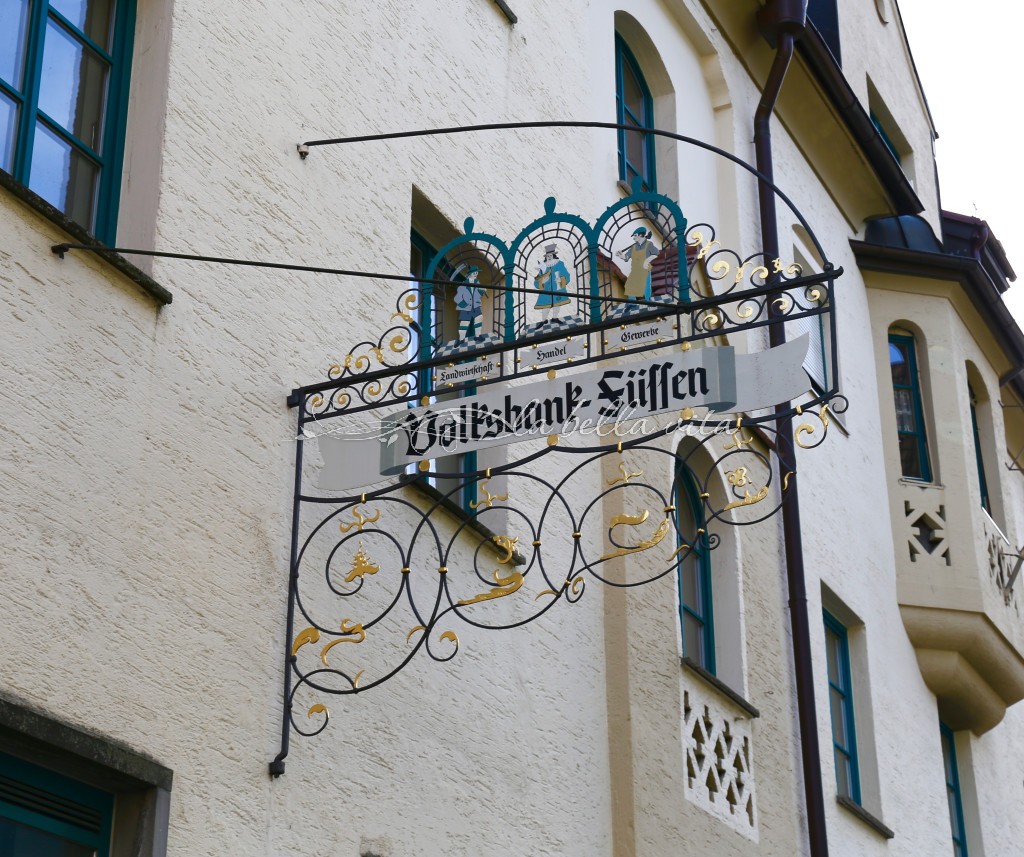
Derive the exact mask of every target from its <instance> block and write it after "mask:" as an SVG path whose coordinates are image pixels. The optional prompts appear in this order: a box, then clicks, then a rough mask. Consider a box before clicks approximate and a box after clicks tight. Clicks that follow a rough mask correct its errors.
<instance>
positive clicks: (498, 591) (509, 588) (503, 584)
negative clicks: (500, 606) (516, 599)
mask: <svg viewBox="0 0 1024 857" xmlns="http://www.w3.org/2000/svg"><path fill="white" fill-rule="evenodd" d="M494 582H495V583H497V584H498V585H497V586H495V587H493V588H492V589H490V590H488V591H487V592H481V593H480V594H479V595H475V596H473V597H472V598H467V599H464V600H462V601H459V602H458V603H459V606H461V607H468V606H469V605H470V604H479V603H480V602H481V601H491V600H492V599H494V598H504V597H505V596H506V595H511V594H512V593H513V592H516V591H517V590H518V589H519V587H520V586H522V585H523V575H522V574H520V573H519V572H518V571H513V572H512V573H511V574H510V575H508V577H502V576H501V571H500V570H499V569H497V568H496V569H494Z"/></svg>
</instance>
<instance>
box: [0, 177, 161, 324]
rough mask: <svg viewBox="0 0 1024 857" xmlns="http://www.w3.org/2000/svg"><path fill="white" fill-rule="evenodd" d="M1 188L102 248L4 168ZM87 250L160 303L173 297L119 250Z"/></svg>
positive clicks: (75, 236)
mask: <svg viewBox="0 0 1024 857" xmlns="http://www.w3.org/2000/svg"><path fill="white" fill-rule="evenodd" d="M0 187H2V188H4V189H5V190H7V191H8V192H9V193H11V195H12V196H14V197H15V198H16V199H17V200H18V201H19V202H21V203H22V204H23V205H25V206H26V207H27V208H31V209H32V210H33V211H34V212H36V214H39V215H40V216H42V217H44V218H45V219H46V220H49V221H50V222H51V223H52V224H54V225H55V226H57V227H59V228H60V229H61V230H63V231H64V232H66V233H67V234H68V235H70V236H71V237H72V238H73V239H74V241H75V243H76V244H88V245H89V246H90V247H97V248H104V245H103V243H102V242H100V241H97V240H96V239H95V238H94V237H93V236H92V235H90V234H89V233H88V232H87V231H86V230H85V229H83V228H82V227H81V226H79V225H78V224H77V223H75V222H74V221H73V220H71V219H69V218H68V217H67V216H66V215H65V214H64V212H62V211H60V210H59V209H57V208H55V207H54V206H52V205H51V204H50V203H48V202H47V201H46V200H45V199H43V198H42V197H41V196H39V194H37V193H36V192H35V191H32V190H29V189H28V188H27V187H25V185H23V184H22V183H21V182H19V181H17V180H16V179H14V178H13V177H12V176H11V175H10V174H9V173H6V172H4V171H3V170H0ZM58 246H59V245H58ZM86 252H88V253H90V254H91V255H93V256H97V257H99V258H100V259H103V260H104V261H105V262H107V264H109V265H110V266H111V267H112V268H114V269H115V270H116V271H117V272H118V273H120V274H122V275H123V276H125V277H127V278H128V279H129V280H131V281H132V282H133V283H135V285H137V286H138V287H139V288H140V289H141V290H142V291H144V292H145V293H146V294H147V295H149V296H150V297H151V298H153V299H154V300H155V301H156V302H157V303H159V304H160V305H161V306H164V305H166V304H169V303H170V302H171V301H172V300H173V299H174V296H173V295H172V294H171V293H170V292H169V291H168V290H167V289H165V288H164V287H163V286H161V285H160V284H159V283H158V282H157V281H156V280H154V279H153V278H152V277H151V276H149V274H147V273H145V272H144V271H141V270H139V269H138V268H136V267H135V266H134V265H133V264H132V263H131V262H129V261H128V260H127V259H125V258H124V256H122V255H121V254H120V253H115V252H114V251H112V250H107V249H100V250H99V251H92V250H89V251H86ZM61 255H63V254H61Z"/></svg>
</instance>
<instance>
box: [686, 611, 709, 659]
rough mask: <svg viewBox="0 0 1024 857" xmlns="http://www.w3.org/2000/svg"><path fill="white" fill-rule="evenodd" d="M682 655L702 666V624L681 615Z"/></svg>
mask: <svg viewBox="0 0 1024 857" xmlns="http://www.w3.org/2000/svg"><path fill="white" fill-rule="evenodd" d="M683 654H684V655H686V657H688V658H690V659H692V660H694V661H696V662H697V663H698V664H700V665H701V666H704V665H705V664H704V623H703V622H701V621H700V619H695V618H694V617H693V616H691V615H689V614H688V613H685V614H683Z"/></svg>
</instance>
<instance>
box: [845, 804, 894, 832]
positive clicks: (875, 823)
mask: <svg viewBox="0 0 1024 857" xmlns="http://www.w3.org/2000/svg"><path fill="white" fill-rule="evenodd" d="M836 803H837V804H839V805H840V806H841V807H842V808H843V809H845V810H846V811H847V812H849V813H852V814H853V815H855V816H856V817H857V818H859V819H860V820H861V821H863V822H864V823H865V824H866V825H867V826H868V827H870V828H871V829H872V830H874V831H875V833H878V834H879V835H881V836H884V837H885V838H886V839H895V838H896V834H895V833H894V832H893V830H892V829H891V828H889V827H888V826H887V825H886V824H884V823H883V822H881V821H879V820H878V819H877V818H875V817H874V816H873V815H872V814H871V813H870V812H868V811H867V810H866V809H864V807H862V806H861V805H860V804H859V803H857V802H856V801H855V800H851V799H850V798H848V797H845V796H843V795H836Z"/></svg>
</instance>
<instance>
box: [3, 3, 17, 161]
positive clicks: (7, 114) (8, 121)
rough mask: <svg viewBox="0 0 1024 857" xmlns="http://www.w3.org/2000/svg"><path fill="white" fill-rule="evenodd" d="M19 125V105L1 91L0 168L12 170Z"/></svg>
mask: <svg viewBox="0 0 1024 857" xmlns="http://www.w3.org/2000/svg"><path fill="white" fill-rule="evenodd" d="M0 2H3V0H0ZM17 126H18V105H17V104H15V103H14V101H13V100H12V99H10V98H8V97H7V96H6V95H4V94H3V93H2V92H0V170H6V171H7V172H10V171H11V169H12V166H13V164H14V134H15V131H16V129H17Z"/></svg>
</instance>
